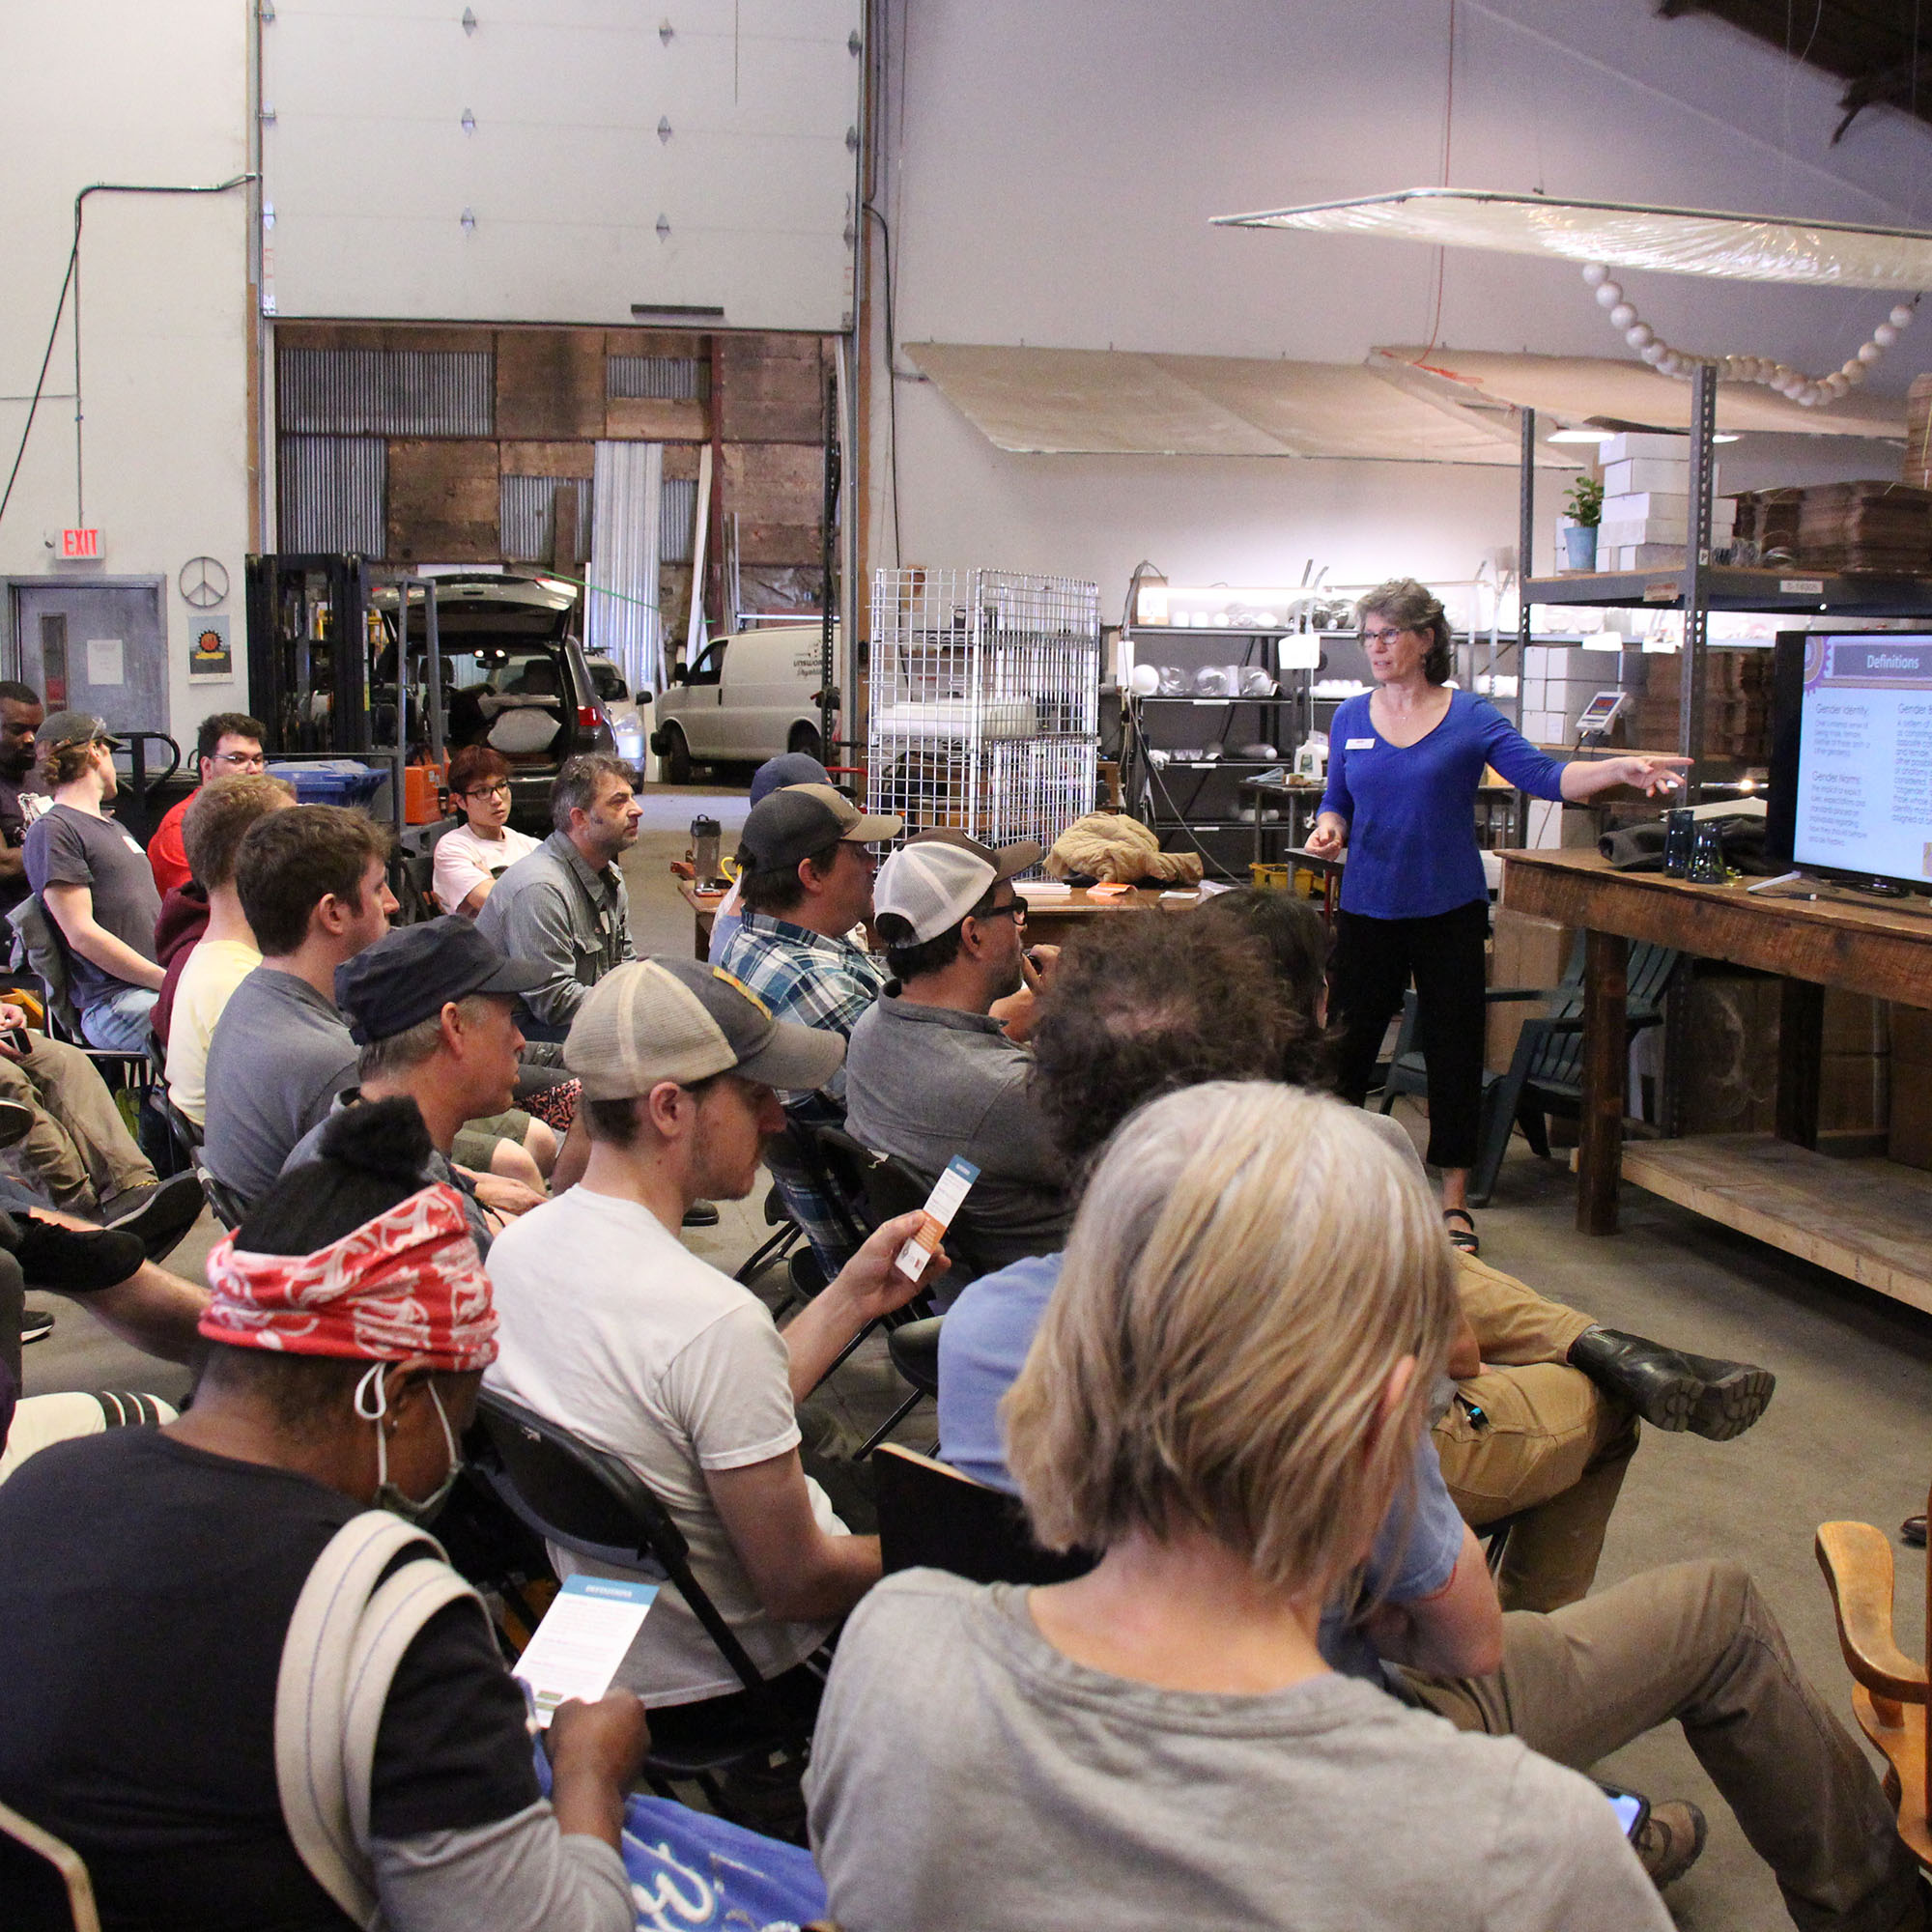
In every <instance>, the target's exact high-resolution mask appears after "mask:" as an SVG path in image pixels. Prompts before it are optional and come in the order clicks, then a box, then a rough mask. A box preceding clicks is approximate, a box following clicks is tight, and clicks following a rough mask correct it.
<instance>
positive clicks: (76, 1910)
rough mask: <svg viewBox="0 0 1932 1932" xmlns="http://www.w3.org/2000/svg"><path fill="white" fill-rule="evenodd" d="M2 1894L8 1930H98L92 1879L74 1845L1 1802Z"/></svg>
mask: <svg viewBox="0 0 1932 1932" xmlns="http://www.w3.org/2000/svg"><path fill="white" fill-rule="evenodd" d="M0 1898H4V1899H5V1900H6V1902H7V1913H6V1922H7V1925H8V1926H9V1928H10V1932H100V1914H99V1911H98V1910H97V1909H96V1906H95V1903H94V1882H93V1880H92V1879H90V1878H89V1877H88V1875H87V1866H86V1864H85V1862H83V1861H82V1859H81V1856H80V1854H79V1853H78V1852H76V1851H75V1850H74V1849H73V1847H72V1846H71V1845H70V1844H68V1843H66V1842H65V1841H64V1840H62V1839H60V1838H57V1837H55V1836H54V1834H53V1833H51V1832H43V1830H42V1829H41V1828H40V1826H38V1825H36V1824H35V1823H34V1822H33V1821H32V1820H31V1819H28V1818H23V1817H21V1816H20V1814H19V1813H18V1812H17V1811H14V1810H12V1809H10V1808H9V1807H8V1806H7V1805H5V1804H0Z"/></svg>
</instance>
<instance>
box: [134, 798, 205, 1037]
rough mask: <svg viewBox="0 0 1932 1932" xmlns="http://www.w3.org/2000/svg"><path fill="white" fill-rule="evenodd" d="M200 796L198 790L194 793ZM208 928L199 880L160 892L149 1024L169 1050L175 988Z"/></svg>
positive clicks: (203, 893)
mask: <svg viewBox="0 0 1932 1932" xmlns="http://www.w3.org/2000/svg"><path fill="white" fill-rule="evenodd" d="M196 796H197V797H199V796H200V794H199V793H197V794H196ZM207 930H208V894H207V893H206V892H205V891H204V890H203V889H202V886H201V884H200V882H199V881H198V880H195V879H190V880H189V881H188V882H187V884H186V885H185V886H172V887H170V888H169V889H168V891H166V892H165V893H163V894H162V895H161V916H160V918H159V919H157V920H156V922H155V962H156V965H158V966H159V967H160V969H161V994H160V998H159V999H157V1000H156V1002H155V1010H154V1011H153V1012H152V1013H150V1014H149V1015H148V1024H149V1025H150V1026H151V1027H152V1028H153V1029H154V1033H155V1037H156V1039H157V1040H159V1041H160V1043H161V1051H162V1053H163V1054H165V1053H166V1052H167V1050H168V1032H169V1029H170V1028H171V1027H172V1026H173V1025H174V1017H175V988H176V987H177V986H178V985H180V983H181V976H182V969H183V968H184V967H185V966H186V964H187V958H188V954H189V953H190V952H193V951H194V949H195V948H196V947H197V946H199V945H200V944H201V939H202V935H203V934H204V933H205V932H206V931H207Z"/></svg>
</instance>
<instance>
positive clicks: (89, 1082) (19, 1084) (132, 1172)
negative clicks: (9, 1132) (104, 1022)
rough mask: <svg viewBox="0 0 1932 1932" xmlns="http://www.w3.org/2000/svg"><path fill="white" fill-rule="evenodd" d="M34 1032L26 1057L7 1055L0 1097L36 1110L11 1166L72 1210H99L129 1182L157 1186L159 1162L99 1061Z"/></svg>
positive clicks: (0, 1072) (1, 1063) (11, 1153)
mask: <svg viewBox="0 0 1932 1932" xmlns="http://www.w3.org/2000/svg"><path fill="white" fill-rule="evenodd" d="M27 1038H28V1039H29V1041H30V1042H31V1043H32V1050H31V1051H30V1052H29V1053H28V1055H27V1057H26V1059H25V1060H24V1061H14V1060H8V1059H5V1058H0V1099H7V1100H16V1101H18V1102H19V1103H20V1104H21V1105H22V1106H25V1107H30V1108H32V1109H33V1113H34V1123H33V1125H32V1127H31V1128H29V1130H28V1132H27V1136H26V1138H25V1139H24V1140H21V1141H17V1142H15V1143H14V1146H12V1147H11V1148H9V1149H8V1150H7V1151H6V1154H5V1156H4V1159H5V1163H6V1166H7V1168H8V1170H9V1171H10V1172H11V1173H13V1174H14V1175H16V1176H18V1178H19V1179H22V1180H23V1181H25V1182H26V1183H27V1185H28V1186H30V1187H33V1188H36V1189H38V1190H39V1191H40V1192H41V1193H43V1194H44V1195H46V1196H47V1197H48V1199H49V1200H51V1201H52V1202H53V1204H54V1206H55V1207H56V1208H65V1209H67V1211H68V1212H69V1213H71V1214H93V1213H94V1212H95V1211H96V1210H97V1209H98V1208H99V1206H100V1204H101V1202H103V1201H106V1200H109V1199H111V1198H112V1197H113V1196H114V1195H116V1194H120V1193H122V1192H124V1191H125V1190H126V1189H128V1188H129V1187H152V1186H153V1185H154V1182H155V1170H154V1169H153V1168H152V1167H151V1166H150V1165H149V1164H148V1160H147V1157H146V1155H144V1154H143V1153H142V1151H141V1150H140V1148H139V1147H138V1146H136V1144H135V1141H134V1137H133V1135H132V1134H130V1133H129V1132H128V1123H127V1122H125V1121H124V1120H123V1119H122V1118H121V1110H120V1108H118V1107H117V1106H116V1105H115V1104H114V1096H113V1094H110V1093H109V1092H108V1091H107V1083H106V1082H105V1081H104V1080H103V1079H101V1077H100V1075H99V1072H98V1071H97V1070H96V1067H95V1065H94V1063H93V1061H91V1060H90V1059H88V1057H87V1055H86V1054H84V1053H83V1052H82V1051H81V1050H80V1049H79V1048H78V1047H77V1046H69V1045H68V1044H67V1043H66V1042H65V1041H64V1040H58V1039H49V1038H48V1037H46V1035H45V1034H43V1033H29V1034H28V1036H27Z"/></svg>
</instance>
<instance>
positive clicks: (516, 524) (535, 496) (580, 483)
mask: <svg viewBox="0 0 1932 1932" xmlns="http://www.w3.org/2000/svg"><path fill="white" fill-rule="evenodd" d="M559 490H573V491H575V492H576V493H577V548H576V551H575V553H574V554H572V555H570V556H567V557H556V556H553V555H552V552H553V550H554V539H555V533H556V493H557V492H558V491H559ZM591 497H592V491H591V487H590V482H589V479H588V478H587V477H582V476H563V477H558V476H505V477H503V478H502V479H501V480H500V482H499V483H498V485H497V516H498V520H499V523H500V526H501V530H502V544H503V556H504V560H505V561H506V562H510V563H553V562H554V563H559V564H562V563H582V561H583V559H584V557H585V556H586V555H588V554H589V549H590V505H591Z"/></svg>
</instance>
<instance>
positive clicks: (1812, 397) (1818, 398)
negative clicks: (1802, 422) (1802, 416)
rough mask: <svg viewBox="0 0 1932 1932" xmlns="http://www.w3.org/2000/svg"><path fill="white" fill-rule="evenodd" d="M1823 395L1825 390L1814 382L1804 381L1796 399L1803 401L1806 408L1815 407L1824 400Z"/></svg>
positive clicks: (1812, 408)
mask: <svg viewBox="0 0 1932 1932" xmlns="http://www.w3.org/2000/svg"><path fill="white" fill-rule="evenodd" d="M1824 397H1825V392H1824V391H1823V390H1822V389H1821V388H1819V386H1818V385H1817V384H1816V383H1806V384H1805V385H1804V387H1803V388H1802V389H1800V390H1799V392H1798V400H1799V401H1800V402H1801V403H1803V404H1804V407H1805V408H1806V409H1807V410H1814V409H1816V408H1817V407H1818V405H1819V404H1820V403H1821V402H1822V401H1823V400H1824Z"/></svg>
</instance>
